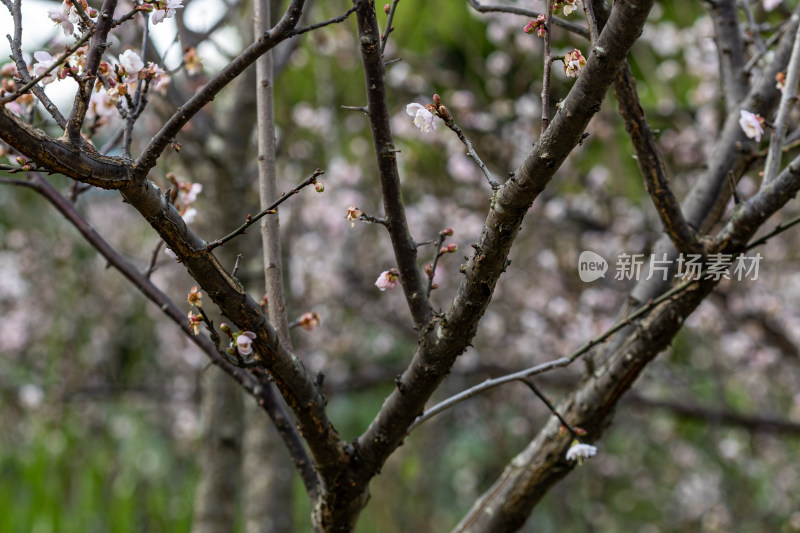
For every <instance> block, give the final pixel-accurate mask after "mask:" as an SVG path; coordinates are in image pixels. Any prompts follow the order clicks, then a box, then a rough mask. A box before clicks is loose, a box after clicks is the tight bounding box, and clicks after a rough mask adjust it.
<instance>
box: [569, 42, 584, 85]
mask: <svg viewBox="0 0 800 533" xmlns="http://www.w3.org/2000/svg"><path fill="white" fill-rule="evenodd" d="M584 66H586V58H585V57H583V54H581V51H580V50H578V49H577V48H576V49H575V50H573V51H572V52H568V53H567V54H565V55H564V73H565V74H566V75H567V76H568V77H570V78H577V77H578V75H579V74H580V73H581V70H583V67H584Z"/></svg>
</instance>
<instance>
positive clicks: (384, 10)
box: [383, 4, 392, 15]
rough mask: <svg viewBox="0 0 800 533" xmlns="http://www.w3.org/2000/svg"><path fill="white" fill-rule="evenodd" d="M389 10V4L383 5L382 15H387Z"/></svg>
mask: <svg viewBox="0 0 800 533" xmlns="http://www.w3.org/2000/svg"><path fill="white" fill-rule="evenodd" d="M391 10H392V8H391V7H389V4H383V12H384V13H386V14H387V15H388V14H389V11H391Z"/></svg>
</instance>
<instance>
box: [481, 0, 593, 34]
mask: <svg viewBox="0 0 800 533" xmlns="http://www.w3.org/2000/svg"><path fill="white" fill-rule="evenodd" d="M469 5H470V6H472V9H474V10H475V11H477V12H479V13H511V14H513V15H522V16H523V17H529V18H532V19H536V17H538V16H539V15H540V13H539V12H537V11H531V10H530V9H522V8H519V7H513V6H494V5H492V6H487V5H483V4H481V3H480V2H479V1H478V0H469ZM553 24H555V25H556V26H560V27H562V28H564V29H565V30H567V31H571V32H572V33H575V34H577V35H580V36H581V37H585V38H587V39H588V38H589V32H588V31H587V30H586V28H583V27H581V26H579V25H578V24H574V23H572V22H568V21H566V20H564V19H562V18H558V17H553Z"/></svg>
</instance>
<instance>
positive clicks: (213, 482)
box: [192, 367, 243, 533]
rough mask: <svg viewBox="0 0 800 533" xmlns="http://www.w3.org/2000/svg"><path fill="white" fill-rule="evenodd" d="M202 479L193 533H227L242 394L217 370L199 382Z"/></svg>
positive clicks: (232, 514)
mask: <svg viewBox="0 0 800 533" xmlns="http://www.w3.org/2000/svg"><path fill="white" fill-rule="evenodd" d="M201 387H202V391H203V399H202V417H203V424H204V429H203V438H202V441H201V443H202V444H201V449H200V465H201V467H202V477H201V480H200V484H199V486H198V489H197V497H196V499H195V506H194V522H193V526H192V532H193V533H230V531H232V530H233V524H234V523H235V520H236V507H237V506H236V492H237V491H236V489H237V487H238V486H239V484H240V466H241V453H242V422H243V420H242V395H241V391H240V387H239V385H238V383H236V382H235V381H234V380H232V379H231V378H230V377H229V376H227V375H225V374H224V373H223V372H222V371H221V370H219V369H218V368H216V367H209V368H207V369H206V371H205V372H204V373H203V379H202V380H201Z"/></svg>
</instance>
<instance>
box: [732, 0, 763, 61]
mask: <svg viewBox="0 0 800 533" xmlns="http://www.w3.org/2000/svg"><path fill="white" fill-rule="evenodd" d="M739 5H740V6H741V7H742V9H743V10H744V14H745V16H746V17H747V25H748V27H749V28H750V33H751V34H753V42H755V43H756V48H757V49H758V53H759V54H766V53H767V47H766V46H764V40H763V39H762V38H761V32H760V31H758V24H757V23H756V19H755V17H754V16H753V10H752V9H750V0H739Z"/></svg>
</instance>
